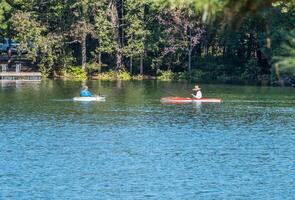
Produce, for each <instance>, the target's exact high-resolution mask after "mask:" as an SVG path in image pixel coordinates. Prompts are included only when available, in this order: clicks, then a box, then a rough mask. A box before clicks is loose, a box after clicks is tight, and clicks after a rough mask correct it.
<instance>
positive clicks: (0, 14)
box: [0, 0, 11, 37]
mask: <svg viewBox="0 0 295 200" xmlns="http://www.w3.org/2000/svg"><path fill="white" fill-rule="evenodd" d="M10 11H11V6H10V5H9V4H8V3H7V2H6V1H5V0H0V37H3V36H5V35H6V34H5V32H6V31H5V30H6V29H7V26H8V20H7V13H9V12H10Z"/></svg>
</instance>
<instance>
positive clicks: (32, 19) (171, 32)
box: [0, 0, 295, 82]
mask: <svg viewBox="0 0 295 200" xmlns="http://www.w3.org/2000/svg"><path fill="white" fill-rule="evenodd" d="M294 11H295V4H294V1H291V0H287V1H279V0H274V1H273V0H255V1H252V0H243V1H242V0H204V1H200V0H153V1H151V0H143V1H137V0H128V1H113V0H103V1H95V0H81V1H77V0H73V1H42V2H40V1H37V0H32V1H28V0H14V1H7V0H0V31H1V35H0V37H2V38H3V37H8V35H12V37H13V38H14V39H16V40H17V41H18V42H20V46H19V49H20V50H21V52H22V53H23V54H22V59H27V60H30V61H31V62H32V63H33V64H34V65H35V66H38V68H39V70H40V71H41V72H42V74H43V75H44V76H46V77H47V76H51V75H52V74H55V72H57V71H68V70H67V69H68V68H70V67H71V66H76V65H79V64H80V63H81V61H82V67H83V68H84V69H85V70H87V72H88V73H89V74H97V73H100V71H101V67H102V66H107V69H104V70H103V71H105V70H109V69H110V70H111V71H110V72H107V73H103V74H100V75H99V76H100V77H101V78H102V79H107V80H117V79H123V80H127V79H130V75H129V74H128V73H127V72H125V71H119V72H116V71H113V70H118V69H123V68H124V66H126V67H127V66H128V65H129V66H130V72H131V73H133V71H134V72H135V73H136V70H138V67H137V66H138V65H139V63H140V61H143V63H141V64H143V65H141V68H140V70H141V72H142V66H145V69H144V71H145V73H148V74H151V75H152V74H155V72H156V71H157V70H163V69H165V70H166V69H171V70H168V71H163V72H162V73H161V74H160V75H159V79H161V80H183V79H188V77H190V76H188V74H191V78H192V80H193V81H211V80H212V81H215V80H217V81H222V82H230V81H233V80H234V81H236V80H237V81H246V82H251V81H254V82H268V80H269V76H270V75H269V74H270V73H271V72H270V70H271V69H272V76H271V77H272V80H273V74H274V73H273V71H275V72H276V74H278V75H279V73H278V72H280V73H282V74H284V76H285V75H286V74H287V76H295V70H294V65H295V61H294V57H295V52H294V49H295V44H294V37H295V34H294V31H292V30H294V28H295V27H294V21H295V15H294ZM205 22H207V23H205ZM208 22H210V23H208ZM9 25H11V26H9ZM287 35H288V37H287ZM2 38H1V39H2ZM140 58H142V59H140ZM189 58H190V59H189ZM89 61H90V62H89ZM133 66H135V67H133ZM192 66H193V67H192ZM275 66H277V68H275ZM133 69H134V70H133ZM191 69H192V71H191ZM274 69H279V70H274ZM75 70H76V69H75ZM75 70H74V71H75ZM187 72H188V73H187ZM190 72H192V73H190ZM79 73H80V72H72V71H71V70H70V72H67V73H66V74H70V75H67V76H73V77H76V75H75V74H78V77H80V76H79ZM83 78H85V77H83ZM134 78H138V79H141V78H142V77H140V76H138V77H134Z"/></svg>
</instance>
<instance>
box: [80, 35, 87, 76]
mask: <svg viewBox="0 0 295 200" xmlns="http://www.w3.org/2000/svg"><path fill="white" fill-rule="evenodd" d="M86 37H87V33H86V32H84V33H83V36H82V41H81V51H82V69H83V70H84V71H85V70H86V62H87V57H86V50H87V47H86Z"/></svg>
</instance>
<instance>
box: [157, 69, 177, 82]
mask: <svg viewBox="0 0 295 200" xmlns="http://www.w3.org/2000/svg"><path fill="white" fill-rule="evenodd" d="M157 79H158V80H161V81H172V80H175V73H173V72H172V71H171V70H167V71H161V72H160V73H159V75H158V77H157Z"/></svg>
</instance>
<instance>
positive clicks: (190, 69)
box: [188, 48, 192, 79]
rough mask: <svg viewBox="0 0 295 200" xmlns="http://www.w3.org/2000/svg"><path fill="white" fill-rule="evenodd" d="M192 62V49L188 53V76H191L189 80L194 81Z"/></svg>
mask: <svg viewBox="0 0 295 200" xmlns="http://www.w3.org/2000/svg"><path fill="white" fill-rule="evenodd" d="M191 60H192V49H191V48H190V49H189V51H188V74H189V79H192V66H191V62H192V61H191Z"/></svg>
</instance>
